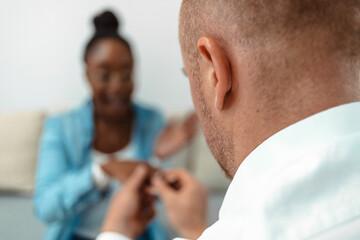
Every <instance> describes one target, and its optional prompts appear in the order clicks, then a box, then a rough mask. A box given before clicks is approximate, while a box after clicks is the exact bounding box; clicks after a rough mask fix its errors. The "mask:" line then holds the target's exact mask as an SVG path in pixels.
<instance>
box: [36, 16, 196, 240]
mask: <svg viewBox="0 0 360 240" xmlns="http://www.w3.org/2000/svg"><path fill="white" fill-rule="evenodd" d="M94 24H95V28H96V32H95V34H94V36H93V37H92V38H91V40H90V41H89V42H88V44H87V46H86V49H85V54H84V60H85V63H86V74H87V79H88V81H89V84H90V86H91V89H92V99H91V100H89V101H87V102H86V103H85V104H84V105H83V106H81V107H80V108H78V109H75V110H73V111H70V112H67V113H64V114H60V115H57V116H53V117H50V118H48V119H47V120H46V122H45V126H44V132H43V136H42V139H41V144H40V152H39V163H38V171H37V179H36V193H35V208H36V213H37V216H38V217H39V219H41V220H42V221H44V222H46V223H47V225H48V228H47V232H46V237H45V239H57V240H62V239H64V240H71V239H72V240H76V239H95V237H96V236H97V235H98V234H99V233H100V230H101V226H102V222H103V219H104V217H105V214H106V211H107V207H108V204H109V201H110V198H111V195H112V193H113V192H115V191H116V190H117V189H118V188H119V185H118V184H117V183H116V182H115V181H114V180H112V177H114V176H111V175H109V173H107V174H106V173H105V172H104V170H103V166H104V165H107V164H112V163H113V162H114V161H119V160H123V159H126V160H128V159H144V160H145V161H146V160H149V159H150V158H151V157H152V155H153V149H154V142H155V140H156V138H157V136H158V134H159V132H160V131H161V130H162V129H163V126H164V120H163V118H162V116H161V115H160V114H159V113H158V112H157V111H155V110H153V109H150V108H147V107H144V106H140V105H138V104H134V103H133V102H132V93H133V89H134V81H133V68H134V59H133V55H132V51H131V47H130V45H129V43H128V42H127V41H126V40H125V39H124V38H123V37H122V36H121V35H119V33H118V25H119V24H118V20H117V19H116V17H115V16H114V14H113V13H111V12H109V11H107V12H104V13H102V14H101V15H99V16H97V17H96V18H95V19H94ZM194 124H195V123H194ZM194 124H191V125H194ZM172 129H173V130H174V129H180V130H178V131H175V132H177V133H178V134H175V135H179V133H181V132H183V133H182V135H184V134H185V133H186V134H185V135H186V136H191V135H192V134H191V133H192V132H193V128H191V127H190V128H189V127H188V126H187V127H184V129H181V127H180V128H172ZM189 131H190V134H188V133H187V132H189ZM170 135H171V131H168V133H167V134H164V136H167V137H166V138H165V139H166V144H169V141H170V145H174V146H181V145H182V144H183V143H185V141H187V140H184V139H187V138H184V137H181V136H180V137H179V136H175V135H174V137H169V136H170ZM180 135H181V134H180ZM169 139H170V140H169ZM171 139H173V141H174V144H171V141H172V140H171ZM177 139H178V140H177ZM179 139H182V140H179ZM166 144H165V145H164V146H165V151H163V152H165V154H162V155H163V156H162V157H166V156H165V155H166V152H172V151H171V150H169V151H166ZM160 149H161V147H160ZM114 159H115V160H114ZM166 238H167V237H166V234H165V232H164V229H163V228H162V226H161V225H160V224H159V223H158V222H157V221H156V220H154V221H153V222H152V223H151V224H150V225H149V227H148V228H147V229H146V231H145V232H144V233H143V234H142V235H141V236H140V237H139V239H149V240H150V239H154V240H155V239H159V240H162V239H166Z"/></svg>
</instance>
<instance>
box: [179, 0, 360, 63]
mask: <svg viewBox="0 0 360 240" xmlns="http://www.w3.org/2000/svg"><path fill="white" fill-rule="evenodd" d="M180 29H181V31H180V39H181V44H182V47H183V49H184V51H185V54H186V57H187V59H188V60H189V61H190V62H192V63H193V64H196V61H197V59H198V55H199V54H198V53H196V44H197V40H198V39H199V38H200V37H201V36H205V35H206V36H211V37H214V38H216V39H218V40H219V41H223V43H224V44H232V45H237V46H247V47H250V48H253V49H265V48H269V45H271V44H272V43H277V42H281V43H283V44H282V46H285V47H286V46H290V47H292V48H294V47H300V48H301V47H305V48H304V49H306V51H308V52H309V53H311V54H316V53H319V54H320V52H321V53H324V52H326V53H330V54H335V56H336V57H337V58H344V59H347V60H351V61H356V62H357V64H358V61H359V56H360V1H359V0H183V3H182V7H181V12H180Z"/></svg>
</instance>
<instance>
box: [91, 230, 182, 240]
mask: <svg viewBox="0 0 360 240" xmlns="http://www.w3.org/2000/svg"><path fill="white" fill-rule="evenodd" d="M96 240H132V239H130V238H128V237H125V236H124V235H122V234H120V233H114V232H104V233H101V234H100V235H99V236H97V238H96ZM174 240H187V239H184V238H174Z"/></svg>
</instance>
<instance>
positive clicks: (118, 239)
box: [96, 232, 132, 240]
mask: <svg viewBox="0 0 360 240" xmlns="http://www.w3.org/2000/svg"><path fill="white" fill-rule="evenodd" d="M96 240H132V239H130V238H128V237H126V236H124V235H122V234H120V233H115V232H104V233H100V235H99V236H97V237H96Z"/></svg>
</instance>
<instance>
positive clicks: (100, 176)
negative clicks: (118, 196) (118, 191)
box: [91, 162, 111, 191]
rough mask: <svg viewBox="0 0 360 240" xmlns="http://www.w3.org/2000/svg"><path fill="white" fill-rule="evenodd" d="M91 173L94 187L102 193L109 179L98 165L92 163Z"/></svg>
mask: <svg viewBox="0 0 360 240" xmlns="http://www.w3.org/2000/svg"><path fill="white" fill-rule="evenodd" d="M91 171H92V177H93V180H94V184H95V187H96V188H97V189H98V190H100V191H104V190H105V189H106V188H107V187H108V186H109V184H110V180H111V178H110V177H109V176H108V175H107V174H106V173H105V172H104V170H102V168H101V166H100V164H99V163H95V162H93V163H92V166H91Z"/></svg>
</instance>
